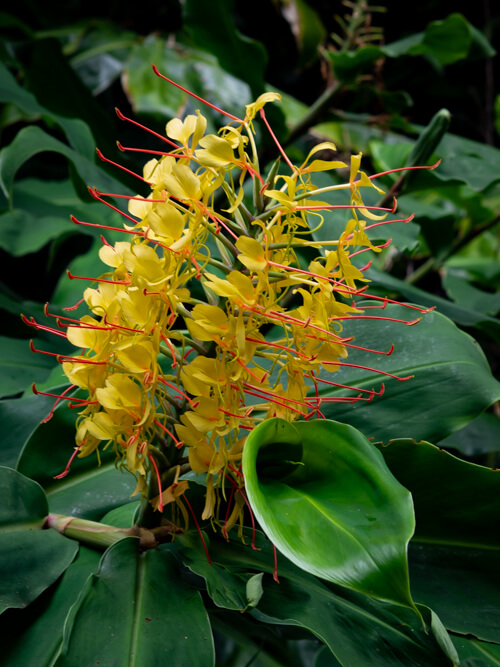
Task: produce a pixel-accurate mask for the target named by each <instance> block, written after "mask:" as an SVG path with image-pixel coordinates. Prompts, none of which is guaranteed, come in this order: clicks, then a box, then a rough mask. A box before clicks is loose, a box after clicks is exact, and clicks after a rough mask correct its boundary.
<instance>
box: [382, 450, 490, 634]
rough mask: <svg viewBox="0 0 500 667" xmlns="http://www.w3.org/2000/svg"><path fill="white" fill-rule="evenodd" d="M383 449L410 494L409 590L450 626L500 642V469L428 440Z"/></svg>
mask: <svg viewBox="0 0 500 667" xmlns="http://www.w3.org/2000/svg"><path fill="white" fill-rule="evenodd" d="M381 451H382V453H383V455H384V458H385V460H386V462H387V465H388V466H389V468H390V470H391V471H392V473H393V474H394V475H395V476H396V477H397V479H398V480H399V481H400V482H401V484H403V485H404V486H405V487H406V488H407V489H409V490H410V491H411V493H412V496H413V501H414V505H415V516H416V526H417V528H416V533H415V536H414V538H413V540H412V543H411V545H410V556H409V559H410V573H411V583H412V593H413V596H414V598H415V600H417V601H418V602H423V603H425V604H427V605H429V606H431V607H432V608H433V609H434V610H435V611H436V612H437V613H438V614H439V616H440V618H441V620H442V621H443V622H444V623H445V625H446V627H447V628H448V629H449V630H453V631H454V632H460V633H463V634H472V635H475V636H477V637H479V638H481V639H484V640H486V641H494V642H498V643H500V630H499V628H500V611H499V610H500V575H499V572H498V560H499V557H500V537H499V531H498V530H496V527H497V526H498V498H499V497H500V471H498V470H490V469H489V468H484V467H482V466H478V465H474V464H472V463H467V462H465V461H462V460H460V459H458V458H456V457H454V456H452V455H451V454H449V453H448V452H445V451H444V450H442V449H438V448H437V447H435V446H434V445H431V444H429V443H426V442H419V443H415V442H414V441H411V440H397V441H394V442H392V443H390V444H389V445H388V446H386V447H381Z"/></svg>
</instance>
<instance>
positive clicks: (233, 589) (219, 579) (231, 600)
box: [175, 533, 249, 611]
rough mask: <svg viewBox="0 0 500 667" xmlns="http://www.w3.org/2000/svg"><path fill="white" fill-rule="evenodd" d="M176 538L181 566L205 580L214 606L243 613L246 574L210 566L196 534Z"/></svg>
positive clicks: (245, 601)
mask: <svg viewBox="0 0 500 667" xmlns="http://www.w3.org/2000/svg"><path fill="white" fill-rule="evenodd" d="M177 537H178V539H177ZM177 537H176V540H175V544H176V547H177V548H178V549H179V553H180V557H181V559H182V562H183V564H184V565H185V566H186V567H187V568H189V569H190V570H191V571H192V572H194V573H195V574H198V575H200V577H203V578H204V579H205V582H206V585H207V592H208V594H209V596H210V597H211V598H212V600H213V602H214V604H216V605H217V607H222V608H224V609H232V610H235V611H243V610H244V609H245V607H246V605H247V595H246V582H247V581H248V579H249V575H248V573H245V574H244V575H242V574H238V573H235V572H232V570H231V569H229V568H227V567H222V566H221V565H220V564H219V563H216V562H213V563H212V565H210V563H209V562H208V560H207V556H206V554H205V552H204V551H203V549H202V548H201V547H200V538H199V536H198V535H197V534H196V535H192V534H191V533H186V534H181V535H178V536H177ZM205 539H206V538H205Z"/></svg>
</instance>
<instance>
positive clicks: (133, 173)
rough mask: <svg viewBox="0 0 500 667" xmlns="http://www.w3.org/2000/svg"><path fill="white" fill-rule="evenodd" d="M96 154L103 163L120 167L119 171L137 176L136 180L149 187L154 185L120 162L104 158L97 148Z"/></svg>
mask: <svg viewBox="0 0 500 667" xmlns="http://www.w3.org/2000/svg"><path fill="white" fill-rule="evenodd" d="M158 136H159V135H158ZM96 153H97V155H98V156H99V159H100V160H102V161H103V162H107V163H108V164H112V165H113V167H118V169H121V170H122V171H126V172H127V174H131V175H132V176H135V177H136V178H138V179H139V180H140V181H142V182H143V183H147V184H148V185H152V183H150V182H149V181H146V179H145V178H143V177H142V176H139V174H136V173H135V171H131V170H130V169H127V168H126V167H124V166H123V165H121V164H119V163H118V162H113V160H110V159H109V158H107V157H104V155H103V154H102V153H101V151H100V150H99V149H98V148H96Z"/></svg>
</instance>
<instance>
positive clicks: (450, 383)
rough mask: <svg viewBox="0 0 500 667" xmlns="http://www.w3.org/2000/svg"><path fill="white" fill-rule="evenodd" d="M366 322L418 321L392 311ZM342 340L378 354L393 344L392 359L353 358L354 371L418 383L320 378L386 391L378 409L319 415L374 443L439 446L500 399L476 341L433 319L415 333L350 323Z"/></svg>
mask: <svg viewBox="0 0 500 667" xmlns="http://www.w3.org/2000/svg"><path fill="white" fill-rule="evenodd" d="M377 275H378V274H377ZM382 275H383V274H382ZM391 280H395V279H391ZM432 301H433V297H432V296H431V295H428V302H429V303H428V304H427V305H430V304H431V302H432ZM367 314H377V315H379V316H380V317H389V318H396V319H401V320H404V321H412V320H413V319H414V318H416V317H417V316H419V315H420V313H418V312H417V311H415V310H410V309H408V308H405V307H403V306H396V305H391V304H389V305H388V306H387V307H386V308H385V309H384V310H383V311H377V310H375V311H373V310H370V311H367ZM342 335H345V336H351V335H355V336H356V340H355V344H356V345H359V346H365V347H367V348H370V349H376V350H380V351H389V347H390V345H391V344H394V352H393V353H392V354H391V355H390V356H382V355H376V354H373V353H371V352H363V351H361V350H355V351H353V352H352V353H351V354H350V355H349V357H348V360H347V361H348V363H352V364H359V365H361V366H367V367H370V368H373V369H380V370H381V371H383V372H385V373H392V374H395V375H397V376H398V377H408V376H413V377H412V378H411V379H409V380H405V381H399V380H396V379H394V378H391V377H388V376H384V375H377V374H375V373H373V372H370V371H367V370H365V369H363V368H350V367H348V366H345V367H340V369H339V370H338V371H337V372H336V373H335V374H334V375H332V374H331V373H326V372H324V371H322V372H321V374H320V378H322V379H325V380H327V381H330V382H337V383H340V384H344V385H349V386H351V387H356V388H357V389H365V390H371V389H375V390H378V389H380V386H381V384H382V383H383V384H384V386H385V392H384V394H383V396H375V397H374V398H373V400H372V401H368V402H367V401H364V402H358V403H355V404H354V405H353V404H350V403H345V402H344V403H327V404H325V405H323V406H322V407H321V411H322V412H323V414H324V415H325V416H326V417H327V418H328V419H336V420H339V421H343V422H348V423H350V424H352V425H353V426H355V427H356V428H358V429H359V430H360V431H362V432H363V433H364V434H365V435H366V437H368V438H374V439H375V440H383V441H384V442H387V441H388V440H390V439H393V438H400V437H407V435H408V434H411V436H412V437H414V438H415V439H427V440H435V441H439V440H442V439H443V438H445V437H446V436H448V435H450V433H453V432H454V431H456V430H458V429H459V428H461V427H463V426H465V425H466V424H467V423H469V422H470V421H472V420H473V419H474V418H475V417H477V416H478V415H479V414H480V413H481V412H482V411H483V410H485V409H486V408H487V407H488V406H489V405H491V404H492V403H494V402H495V401H496V400H498V398H499V397H500V383H498V382H497V380H495V378H494V377H493V376H492V375H491V372H490V369H489V367H488V363H487V361H486V359H485V357H484V354H483V352H482V350H481V348H480V347H479V345H478V344H477V343H476V341H475V340H474V339H473V338H471V337H470V336H468V335H467V334H465V333H463V332H462V331H460V330H459V329H458V328H457V327H456V326H455V325H454V324H453V323H452V322H451V321H450V320H448V319H447V318H446V317H444V316H443V315H441V314H440V313H437V312H435V311H433V312H431V313H427V314H426V315H423V316H422V320H421V321H420V322H418V323H417V324H415V325H413V326H407V325H405V324H401V323H398V322H390V321H389V322H388V321H384V320H383V319H381V320H377V319H375V320H370V319H367V320H353V321H352V322H349V321H344V323H343V331H342ZM319 386H320V395H322V396H330V397H333V396H351V397H355V396H357V395H359V391H356V392H354V393H352V392H348V391H346V390H342V391H341V390H339V389H337V390H336V391H335V392H334V391H328V390H327V389H322V385H321V383H319ZM326 386H327V387H328V385H326ZM362 396H364V397H365V398H366V397H367V395H366V394H364V395H362Z"/></svg>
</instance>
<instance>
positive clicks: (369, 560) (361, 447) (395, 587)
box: [243, 419, 414, 609]
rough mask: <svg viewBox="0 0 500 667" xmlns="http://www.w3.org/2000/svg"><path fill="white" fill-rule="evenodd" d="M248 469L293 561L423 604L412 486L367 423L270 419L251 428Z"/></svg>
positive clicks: (268, 527) (256, 496) (270, 524)
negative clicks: (412, 586) (414, 577)
mask: <svg viewBox="0 0 500 667" xmlns="http://www.w3.org/2000/svg"><path fill="white" fill-rule="evenodd" d="M243 472H244V475H245V484H246V490H247V493H248V498H249V501H250V504H251V506H252V509H253V511H254V512H255V515H256V517H257V519H258V521H259V523H260V525H261V526H262V528H263V530H264V531H265V532H266V534H267V535H268V536H269V538H270V539H271V540H272V541H273V543H274V544H275V545H276V547H277V548H278V549H279V550H280V551H281V552H282V553H283V554H285V555H286V556H287V558H289V559H290V560H291V561H292V562H293V563H295V564H296V565H298V566H299V567H301V568H303V569H304V570H306V571H307V572H311V573H312V574H315V575H316V576H318V577H321V578H323V579H327V580H328V581H332V582H334V583H336V584H339V585H342V586H347V587H349V588H352V589H353V590H356V591H358V592H361V593H364V594H366V595H370V596H373V597H376V598H380V599H382V600H387V601H390V602H395V603H397V604H401V605H405V606H408V607H410V608H413V609H414V606H413V603H412V600H411V596H410V591H409V582H408V568H407V562H406V549H407V544H408V541H409V540H410V537H411V536H412V534H413V530H414V519H413V507H412V502H411V496H410V494H409V493H408V491H407V490H406V489H404V488H403V487H402V486H401V485H400V484H399V483H398V482H397V481H396V479H395V478H394V477H393V476H392V475H391V474H390V472H389V471H388V469H387V467H386V465H385V463H384V461H383V459H382V458H381V457H380V456H379V455H378V453H377V451H376V449H375V448H374V447H373V445H371V444H370V443H369V442H368V441H367V440H366V438H365V437H364V436H363V435H362V434H361V433H359V432H358V431H356V429H354V428H352V427H351V426H348V425H346V424H339V423H336V422H330V421H324V420H317V421H311V422H297V423H295V424H293V425H292V424H290V423H288V422H286V421H284V420H282V419H269V420H266V421H265V422H263V423H262V424H260V425H259V426H258V427H257V428H255V429H254V430H253V431H252V432H251V433H250V435H249V436H248V438H247V441H246V443H245V448H244V451H243Z"/></svg>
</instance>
